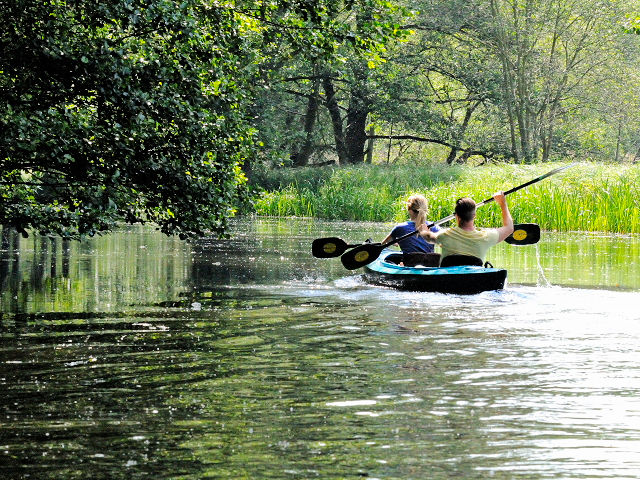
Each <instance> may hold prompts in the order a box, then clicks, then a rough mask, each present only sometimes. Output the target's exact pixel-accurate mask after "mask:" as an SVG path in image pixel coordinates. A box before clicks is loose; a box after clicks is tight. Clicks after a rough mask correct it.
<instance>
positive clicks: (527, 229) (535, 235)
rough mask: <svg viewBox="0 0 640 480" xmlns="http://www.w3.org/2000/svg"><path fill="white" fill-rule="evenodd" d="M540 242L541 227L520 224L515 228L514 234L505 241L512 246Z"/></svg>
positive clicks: (532, 224) (531, 224)
mask: <svg viewBox="0 0 640 480" xmlns="http://www.w3.org/2000/svg"><path fill="white" fill-rule="evenodd" d="M539 240H540V225H536V224H535V223H518V224H516V225H514V226H513V233H512V234H511V235H509V236H508V237H507V238H505V239H504V241H505V242H507V243H510V244H511V245H532V244H534V243H538V241H539Z"/></svg>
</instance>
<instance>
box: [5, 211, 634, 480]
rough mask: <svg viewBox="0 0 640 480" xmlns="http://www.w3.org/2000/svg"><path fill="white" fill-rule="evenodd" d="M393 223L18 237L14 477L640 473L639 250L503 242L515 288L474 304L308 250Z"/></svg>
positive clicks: (593, 242) (571, 240)
mask: <svg viewBox="0 0 640 480" xmlns="http://www.w3.org/2000/svg"><path fill="white" fill-rule="evenodd" d="M386 230H387V226H381V225H376V224H365V225H362V224H357V225H356V224H343V223H323V222H312V221H304V220H300V221H293V220H286V221H278V220H258V221H246V222H241V223H238V225H236V228H235V230H234V234H233V236H232V238H231V239H230V240H225V241H219V240H214V239H203V240H201V241H198V242H194V243H192V244H188V243H185V242H181V241H179V240H177V239H173V238H167V237H163V236H161V235H160V234H157V233H155V232H153V231H152V230H147V229H141V228H134V229H128V230H124V231H122V232H120V233H118V234H117V235H112V236H109V237H103V238H97V239H92V240H91V241H88V242H85V243H69V244H67V245H66V246H65V245H63V244H62V242H61V241H59V240H58V241H52V240H49V239H32V238H29V239H22V238H19V237H18V236H16V235H14V234H10V233H7V234H6V235H4V234H3V237H2V252H1V255H2V257H1V262H0V280H1V287H2V290H1V291H2V300H1V305H2V310H1V311H2V317H1V323H0V338H1V342H0V365H2V367H1V370H0V387H1V388H2V390H3V395H2V396H1V397H0V409H1V410H0V414H1V415H2V417H1V418H2V420H0V476H2V478H10V479H12V478H16V479H17V478H62V479H64V478H121V477H125V476H126V477H130V478H142V477H145V478H148V477H153V478H193V479H199V478H205V477H206V478H220V479H236V478H301V479H302V478H305V479H306V478H313V477H317V478H402V479H408V478H433V479H449V478H455V477H458V478H487V477H492V478H505V479H506V478H510V479H511V478H545V477H549V478H570V477H573V478H585V477H588V478H622V477H635V476H637V472H638V471H640V460H639V459H638V458H637V455H635V454H634V453H635V452H637V448H638V445H639V442H640V434H639V433H638V432H640V429H639V428H638V427H639V426H640V400H638V398H640V396H639V395H638V393H640V392H638V388H639V387H638V385H640V370H639V369H638V368H637V365H636V363H635V358H637V356H638V353H639V352H638V350H639V349H640V347H638V345H640V323H639V322H638V320H640V315H638V314H637V313H636V308H635V303H636V302H637V295H638V293H637V289H638V288H640V287H639V286H638V284H637V282H638V278H639V276H638V268H639V267H638V263H637V261H636V260H635V258H636V254H637V249H638V239H636V238H621V237H597V236H589V237H581V238H578V239H576V235H575V234H566V235H558V234H556V235H553V236H550V239H545V240H544V241H543V242H542V243H541V244H540V245H539V246H538V249H537V250H536V249H535V248H533V247H532V248H520V249H518V248H514V247H507V246H500V247H499V248H497V249H496V250H495V252H493V253H492V258H491V261H492V262H493V263H494V264H496V265H498V264H499V265H505V266H507V268H508V270H509V278H510V282H511V283H510V285H509V287H508V288H507V289H506V290H504V291H501V292H485V293H483V294H480V295H474V296H451V295H442V294H416V293H412V292H397V291H394V290H391V289H384V288H377V287H372V286H369V285H366V284H365V283H363V281H362V280H361V278H360V276H359V275H358V273H357V272H356V273H351V272H348V273H345V271H344V269H342V267H341V265H340V263H339V261H338V260H337V259H333V260H323V261H319V260H317V259H313V258H311V257H310V255H309V251H308V250H309V245H310V241H311V239H313V238H315V237H321V236H330V235H338V236H341V237H343V238H345V239H348V240H349V241H357V240H358V239H361V238H367V237H374V238H376V237H378V236H380V235H381V232H384V231H386ZM576 243H577V244H576ZM538 265H540V267H539V266H538ZM541 272H542V275H544V277H545V278H546V279H547V280H548V285H547V284H546V283H545V284H544V285H545V286H537V285H539V284H540V275H541ZM616 285H620V288H618V287H616ZM592 287H596V288H597V290H595V289H593V288H592Z"/></svg>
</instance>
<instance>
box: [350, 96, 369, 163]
mask: <svg viewBox="0 0 640 480" xmlns="http://www.w3.org/2000/svg"><path fill="white" fill-rule="evenodd" d="M358 93H359V92H358ZM368 115H369V111H368V108H366V106H365V102H364V101H363V100H362V98H360V97H359V96H358V97H356V98H352V102H351V103H350V104H349V109H348V110H347V129H346V147H347V158H348V162H349V163H354V164H355V163H364V152H365V143H366V141H367V130H366V127H367V116H368Z"/></svg>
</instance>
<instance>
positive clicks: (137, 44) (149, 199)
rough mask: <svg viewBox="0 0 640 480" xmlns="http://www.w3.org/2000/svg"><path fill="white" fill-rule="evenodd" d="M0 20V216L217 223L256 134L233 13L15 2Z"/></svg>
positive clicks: (77, 230)
mask: <svg viewBox="0 0 640 480" xmlns="http://www.w3.org/2000/svg"><path fill="white" fill-rule="evenodd" d="M0 18H1V20H2V24H3V25H4V27H3V29H2V33H1V34H0V35H1V37H0V52H1V53H0V55H1V64H2V73H0V85H1V87H2V88H1V89H0V91H1V92H2V93H1V94H0V95H1V97H0V98H1V101H0V129H1V130H2V134H1V138H0V175H1V180H2V184H1V186H0V193H1V200H2V202H1V203H0V218H1V222H2V224H3V225H6V226H13V227H15V228H16V229H18V230H20V231H22V232H25V230H26V229H28V228H35V229H37V230H39V231H40V232H42V233H46V234H60V235H63V236H66V237H79V236H82V235H85V234H89V235H92V234H94V233H96V232H99V231H105V230H109V229H111V228H112V227H113V226H115V225H116V224H117V223H118V222H120V221H122V220H124V221H126V222H129V223H135V222H147V221H152V222H155V223H156V224H157V225H158V227H159V229H160V230H162V231H163V232H165V233H168V234H170V233H177V234H181V235H183V236H188V235H194V234H201V233H203V232H204V231H205V230H211V231H214V232H216V233H221V232H223V231H224V228H225V222H226V218H227V217H228V215H229V214H230V212H231V210H232V208H233V204H234V199H235V197H236V196H237V193H238V188H239V187H241V185H242V183H243V176H242V172H241V170H240V168H239V166H240V165H241V163H242V160H243V158H244V157H245V156H246V155H247V154H248V152H249V151H250V149H249V146H250V145H249V142H250V140H251V131H250V128H249V126H248V125H247V123H246V122H245V119H244V118H243V115H242V112H241V110H240V104H241V102H242V101H243V97H244V95H245V94H244V93H243V90H242V83H241V82H242V80H241V78H240V81H238V77H240V76H238V75H236V74H237V72H238V67H239V66H240V65H239V64H238V55H239V53H240V52H241V48H242V44H241V39H239V38H238V37H237V35H235V33H236V28H237V25H236V23H235V20H234V14H233V12H232V11H229V10H227V9H221V8H213V9H209V10H205V9H204V8H203V6H202V5H199V4H198V3H196V2H184V3H181V2H165V1H142V0H139V1H118V2H94V1H77V2H71V3H67V2H64V1H55V0H54V1H50V2H37V1H31V0H17V1H15V2H11V3H10V4H9V5H6V6H5V7H4V8H3V9H2V11H1V12H0ZM214 40H215V41H214Z"/></svg>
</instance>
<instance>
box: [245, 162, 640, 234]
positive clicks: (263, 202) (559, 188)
mask: <svg viewBox="0 0 640 480" xmlns="http://www.w3.org/2000/svg"><path fill="white" fill-rule="evenodd" d="M561 165H563V164H561V163H553V164H537V165H490V166H483V167H461V166H455V167H446V166H437V167H433V166H430V167H420V168H416V169H414V170H411V169H410V167H408V166H376V165H374V166H362V167H346V168H332V169H322V170H321V169H295V171H294V173H291V170H290V171H285V172H283V174H282V176H281V177H280V178H279V179H278V178H277V173H271V178H270V179H269V180H268V181H266V182H265V183H266V184H269V185H271V186H272V188H273V187H274V186H275V185H277V187H275V188H273V189H272V190H270V191H265V192H263V193H262V194H261V195H260V196H259V198H258V199H257V200H256V203H255V208H256V213H257V214H258V215H267V216H313V217H317V218H325V219H340V220H366V221H388V222H396V221H401V220H404V219H405V217H406V213H405V211H404V209H403V205H404V201H405V200H406V198H407V197H408V196H409V195H411V194H412V193H422V194H423V195H425V196H426V197H427V199H428V200H429V205H430V212H429V219H431V220H437V219H439V218H443V217H446V216H447V215H449V214H451V213H452V210H453V205H454V203H455V200H456V199H457V198H459V197H462V196H469V197H471V198H473V199H474V200H476V201H477V202H479V201H481V200H484V199H487V198H489V197H491V195H492V194H493V192H495V191H498V190H508V189H509V188H512V187H514V186H517V185H519V184H522V183H524V182H527V181H529V180H531V179H533V178H536V177H538V176H540V175H542V174H544V173H546V172H548V171H550V170H552V169H554V168H557V167H558V166H561ZM639 184H640V166H637V165H627V164H624V165H620V164H616V165H611V164H599V163H588V162H583V163H580V164H578V165H576V166H574V167H572V168H570V169H568V170H565V171H563V172H561V173H559V174H557V175H554V176H552V177H549V178H547V179H544V180H542V181H541V182H539V183H536V184H534V185H532V186H530V187H527V188H525V189H523V190H520V191H518V192H516V193H514V194H512V195H510V196H509V197H508V203H509V206H510V208H511V212H512V214H513V217H514V220H515V221H516V222H519V223H524V222H534V223H538V224H540V226H541V227H542V228H543V229H544V230H558V231H573V230H579V231H603V232H620V233H640V218H639V217H640V215H639V214H640V200H639V193H640V191H639V190H640V187H639V186H638V185H639ZM499 223H500V211H499V209H498V208H497V207H496V206H495V205H493V204H489V205H487V206H484V207H482V208H481V209H480V210H479V212H478V224H480V225H486V226H489V225H496V224H499Z"/></svg>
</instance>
